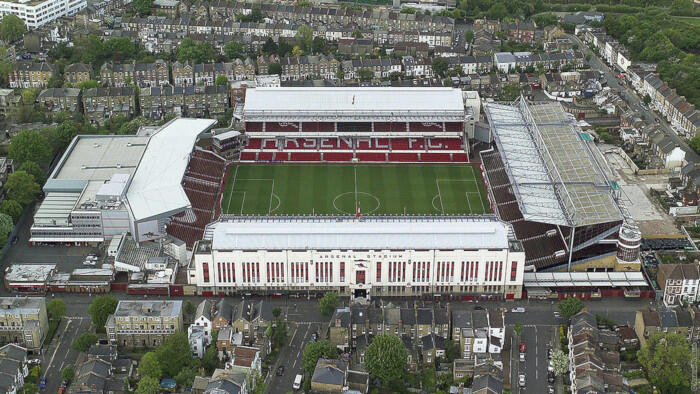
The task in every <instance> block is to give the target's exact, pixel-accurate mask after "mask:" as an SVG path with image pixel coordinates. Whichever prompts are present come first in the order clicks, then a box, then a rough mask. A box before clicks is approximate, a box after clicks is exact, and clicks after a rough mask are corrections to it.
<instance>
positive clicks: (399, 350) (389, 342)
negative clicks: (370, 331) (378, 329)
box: [365, 334, 408, 383]
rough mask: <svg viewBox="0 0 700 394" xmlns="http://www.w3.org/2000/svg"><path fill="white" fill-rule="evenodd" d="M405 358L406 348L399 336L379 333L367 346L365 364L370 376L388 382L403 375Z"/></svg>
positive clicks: (406, 355) (406, 354) (406, 356)
mask: <svg viewBox="0 0 700 394" xmlns="http://www.w3.org/2000/svg"><path fill="white" fill-rule="evenodd" d="M407 358H408V350H406V346H404V344H403V342H401V339H399V337H397V336H395V335H390V334H380V335H377V336H376V337H374V339H373V340H372V343H370V344H369V346H367V350H366V351H365V366H366V367H367V372H369V373H370V374H371V375H372V376H376V377H378V378H379V379H381V380H382V381H383V382H384V383H389V382H391V381H394V380H396V379H399V378H400V377H401V376H403V373H404V371H405V370H406V359H407Z"/></svg>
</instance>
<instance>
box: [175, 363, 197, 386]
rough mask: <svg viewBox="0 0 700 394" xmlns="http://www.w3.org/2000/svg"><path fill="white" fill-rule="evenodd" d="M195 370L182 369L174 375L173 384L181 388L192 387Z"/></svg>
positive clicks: (195, 374)
mask: <svg viewBox="0 0 700 394" xmlns="http://www.w3.org/2000/svg"><path fill="white" fill-rule="evenodd" d="M195 376H197V370H196V369H194V368H191V367H187V368H183V369H181V370H180V372H178V373H177V375H175V382H176V383H177V384H178V385H179V386H181V387H192V383H193V382H194V377H195Z"/></svg>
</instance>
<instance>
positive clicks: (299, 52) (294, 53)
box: [292, 45, 304, 57]
mask: <svg viewBox="0 0 700 394" xmlns="http://www.w3.org/2000/svg"><path fill="white" fill-rule="evenodd" d="M302 54H304V52H303V51H302V50H301V48H300V47H299V45H294V48H292V56H294V57H299V56H301V55H302Z"/></svg>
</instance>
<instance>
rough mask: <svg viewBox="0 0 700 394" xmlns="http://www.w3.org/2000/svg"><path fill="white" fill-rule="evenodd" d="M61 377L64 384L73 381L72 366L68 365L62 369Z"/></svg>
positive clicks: (73, 370)
mask: <svg viewBox="0 0 700 394" xmlns="http://www.w3.org/2000/svg"><path fill="white" fill-rule="evenodd" d="M61 377H62V378H63V380H65V381H66V382H71V381H73V378H74V377H75V369H73V366H72V365H68V366H67V367H65V368H63V371H61Z"/></svg>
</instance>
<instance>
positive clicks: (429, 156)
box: [420, 152, 450, 162]
mask: <svg viewBox="0 0 700 394" xmlns="http://www.w3.org/2000/svg"><path fill="white" fill-rule="evenodd" d="M420 159H421V161H425V162H449V161H450V154H449V153H428V152H426V153H421V155H420Z"/></svg>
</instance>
